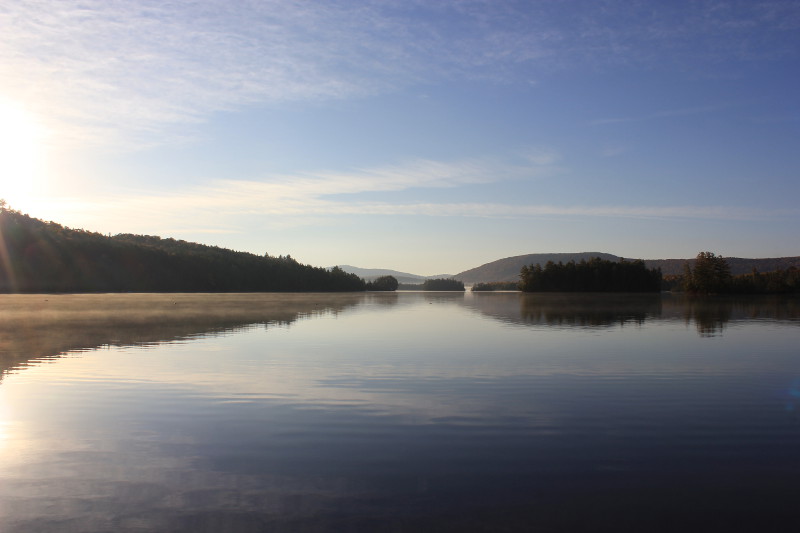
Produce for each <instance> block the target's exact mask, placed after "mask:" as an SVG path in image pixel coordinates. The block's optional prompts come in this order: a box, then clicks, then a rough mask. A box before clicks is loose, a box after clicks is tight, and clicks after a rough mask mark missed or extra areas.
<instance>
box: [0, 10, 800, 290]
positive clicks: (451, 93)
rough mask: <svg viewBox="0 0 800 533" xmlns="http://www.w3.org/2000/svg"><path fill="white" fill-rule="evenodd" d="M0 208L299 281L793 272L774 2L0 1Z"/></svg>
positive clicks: (794, 17) (792, 160) (795, 213)
mask: <svg viewBox="0 0 800 533" xmlns="http://www.w3.org/2000/svg"><path fill="white" fill-rule="evenodd" d="M0 35H2V39H0V180H2V182H1V183H2V188H1V189H0V198H4V199H5V200H6V201H7V202H8V204H9V206H10V207H12V208H14V209H18V210H20V211H23V212H25V213H28V214H30V215H31V216H35V217H38V218H42V219H44V220H52V221H55V222H58V223H60V224H63V225H65V226H68V227H72V228H82V229H86V230H90V231H96V232H100V233H103V234H112V235H113V234H117V233H138V234H148V235H159V236H161V237H173V238H176V239H185V240H188V241H194V242H200V243H204V244H210V245H217V246H222V247H225V248H231V249H234V250H241V251H248V252H253V253H256V254H259V255H263V254H265V253H268V254H269V255H273V256H276V255H286V254H289V255H291V256H292V257H294V258H295V259H297V260H298V261H300V262H302V263H308V264H312V265H315V266H332V265H337V264H349V265H355V266H359V267H363V268H390V269H395V270H400V271H403V272H411V273H415V274H420V275H436V274H456V273H458V272H461V271H463V270H467V269H469V268H473V267H476V266H479V265H481V264H484V263H488V262H490V261H494V260H496V259H500V258H503V257H509V256H514V255H522V254H528V253H553V252H590V251H597V252H607V253H612V254H616V255H620V256H624V257H629V258H643V259H663V258H688V257H694V256H695V255H696V254H697V253H698V252H700V251H712V252H714V253H717V254H721V255H724V256H733V257H779V256H797V255H800V232H799V231H798V228H800V206H798V198H800V97H798V95H800V2H797V1H796V0H766V1H759V0H743V1H722V0H716V1H715V0H695V1H683V0H674V1H669V2H662V1H655V0H651V1H637V0H624V1H623V0H620V1H615V0H608V1H606V0H586V1H583V0H575V1H572V0H529V1H504V0H485V1H484V0H459V1H447V0H441V1H430V0H425V1H416V0H378V1H370V0H362V1H355V0H348V1H336V0H332V1H326V0H306V1H289V0H263V1H259V0H225V1H212V0H187V1H171V2H165V1H163V0H158V1H135V0H79V1H77V0H75V1H74V0H26V1H24V2H22V1H14V0H0Z"/></svg>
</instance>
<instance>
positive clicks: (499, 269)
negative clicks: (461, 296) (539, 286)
mask: <svg viewBox="0 0 800 533" xmlns="http://www.w3.org/2000/svg"><path fill="white" fill-rule="evenodd" d="M592 257H599V258H600V259H606V260H608V261H619V260H620V258H619V257H618V256H616V255H611V254H606V253H602V252H580V253H561V254H527V255H517V256H514V257H506V258H505V259H498V260H497V261H492V262H491V263H486V264H485V265H481V266H479V267H475V268H471V269H469V270H465V271H464V272H461V273H460V274H456V275H455V276H454V277H455V278H456V279H459V280H461V281H463V282H464V283H466V284H473V283H480V282H488V281H518V280H519V271H520V270H521V269H522V267H523V266H525V265H535V264H537V263H539V264H541V265H542V266H544V265H545V263H547V262H548V261H552V262H554V263H558V262H559V261H561V262H563V263H567V262H569V261H576V262H577V261H580V260H581V259H585V260H587V261H588V260H589V259H591V258H592Z"/></svg>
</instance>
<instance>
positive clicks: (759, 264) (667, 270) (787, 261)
mask: <svg viewBox="0 0 800 533" xmlns="http://www.w3.org/2000/svg"><path fill="white" fill-rule="evenodd" d="M694 261H695V260H694V259H645V261H644V263H645V265H647V268H660V269H661V273H662V274H664V275H665V276H666V275H670V274H676V275H677V274H683V265H684V263H689V265H694ZM725 262H726V263H728V266H729V267H730V268H731V274H732V275H734V276H739V275H741V274H750V273H751V272H753V269H756V270H758V271H759V272H761V273H764V272H775V271H776V270H787V269H789V268H791V267H795V268H800V257H764V258H759V259H749V258H745V257H726V258H725Z"/></svg>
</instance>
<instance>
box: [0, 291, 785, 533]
mask: <svg viewBox="0 0 800 533" xmlns="http://www.w3.org/2000/svg"><path fill="white" fill-rule="evenodd" d="M0 319H2V322H0V369H1V370H2V378H1V379H0V531H3V532H4V533H12V532H14V533H17V532H19V533H21V532H25V533H27V532H37V533H38V532H59V533H62V532H142V531H175V532H179V531H180V532H183V531H186V532H215V533H216V532H260V531H269V532H283V531H286V532H297V531H300V532H304V531H314V532H340V531H346V532H362V531H364V532H372V531H376V532H382V531H391V532H406V531H408V532H417V531H458V532H463V531H487V532H493V531H732V530H740V531H784V530H786V531H788V530H791V529H794V528H795V527H797V524H798V520H799V519H800V501H799V500H798V496H799V495H800V350H798V347H800V301H798V300H797V299H796V298H795V299H790V298H760V299H757V298H748V299H735V298H717V299H714V298H707V299H696V300H693V299H689V298H682V297H679V296H670V295H611V294H593V295H566V294H527V295H525V294H517V293H466V294H463V293H414V292H408V293H404V292H400V293H385V294H384V293H348V294H240V295H232V294H216V295H195V294H166V295H131V294H127V295H125V294H122V295H120V294H115V295H2V296H0Z"/></svg>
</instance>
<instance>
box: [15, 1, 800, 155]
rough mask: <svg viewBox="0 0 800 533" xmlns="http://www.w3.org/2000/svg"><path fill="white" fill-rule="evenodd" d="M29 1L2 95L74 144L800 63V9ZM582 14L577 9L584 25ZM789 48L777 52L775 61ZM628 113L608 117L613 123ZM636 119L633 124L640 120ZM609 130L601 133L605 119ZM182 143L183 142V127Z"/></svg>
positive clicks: (18, 7)
mask: <svg viewBox="0 0 800 533" xmlns="http://www.w3.org/2000/svg"><path fill="white" fill-rule="evenodd" d="M667 6H668V4H663V5H660V6H654V5H653V4H652V3H643V4H635V3H634V4H631V3H630V2H627V1H611V2H603V3H598V2H594V1H586V2H578V3H577V4H575V5H571V6H568V9H567V8H565V6H562V5H560V4H558V3H556V4H551V3H528V2H523V3H515V2H492V3H486V2H484V1H480V0H467V1H449V2H448V1H445V2H422V1H418V2H415V1H413V0H409V1H398V2H395V1H383V0H382V1H367V2H327V1H321V0H318V1H313V0H310V1H307V2H285V1H283V0H263V1H259V2H246V3H245V2H217V1H213V0H198V1H195V2H185V3H184V2H161V1H150V0H141V1H136V2H129V1H126V0H29V1H25V2H5V3H4V4H3V6H2V8H1V9H0V27H2V35H3V37H2V39H0V93H3V94H5V96H7V97H9V98H11V99H15V100H20V101H24V102H26V104H27V105H28V106H29V107H30V108H36V109H38V111H39V112H40V113H41V115H42V116H46V117H49V118H50V119H51V120H53V121H57V122H58V125H57V126H58V127H59V128H61V129H66V128H67V126H68V127H69V129H68V132H69V135H70V136H71V137H72V138H73V139H75V140H76V141H77V142H80V143H86V142H108V141H109V140H115V139H117V140H118V137H119V135H120V134H121V133H122V134H124V135H123V136H124V137H126V138H127V139H128V140H130V139H131V138H133V139H135V140H137V141H138V142H153V139H156V140H157V139H160V138H161V137H163V136H164V135H166V134H167V133H168V132H169V129H170V126H171V125H175V124H186V123H191V122H192V121H199V120H205V119H206V118H207V117H208V116H209V115H210V114H212V113H214V112H217V111H221V110H237V109H240V108H242V107H243V106H248V105H253V104H263V103H267V104H270V103H276V102H285V101H289V100H295V101H299V100H320V99H338V98H347V97H353V96H361V95H366V94H375V93H379V92H385V91H394V90H397V89H398V88H402V87H407V86H410V85H414V84H418V83H420V82H424V83H426V84H429V83H436V82H437V81H441V80H444V79H465V78H476V77H477V78H488V79H492V80H515V81H520V80H522V81H523V82H525V81H526V80H530V79H532V78H534V79H537V80H538V79H541V77H542V76H540V75H539V74H542V73H543V72H544V71H546V70H547V69H552V68H557V69H563V68H589V67H591V68H601V67H602V65H615V64H620V63H623V64H624V63H630V62H634V63H639V64H655V63H658V62H663V61H664V56H665V55H666V56H668V57H669V59H670V60H673V61H682V60H687V59H691V60H697V58H698V57H702V56H703V55H704V54H705V55H710V57H712V59H711V60H712V61H718V60H719V57H726V58H733V57H735V58H736V59H738V60H747V59H759V58H760V59H764V57H765V56H764V54H765V53H766V51H769V52H770V53H783V54H787V53H794V54H796V53H797V40H796V39H794V38H787V36H792V37H793V35H794V33H793V32H794V31H796V30H797V29H798V28H800V6H799V5H798V3H797V2H793V1H779V0H776V1H770V2H747V3H746V4H741V5H740V6H739V7H738V8H737V9H731V8H730V6H728V4H727V3H721V4H720V3H718V2H713V1H710V0H709V1H706V2H699V3H697V4H696V5H693V7H692V9H684V8H670V7H667ZM575 13H577V14H578V15H577V16H576V15H575ZM776 51H777V52H776ZM615 120H626V119H608V120H607V121H606V123H607V122H608V121H615ZM627 120H630V119H627ZM599 123H603V121H600V122H599ZM170 134H174V132H171V133H170Z"/></svg>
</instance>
